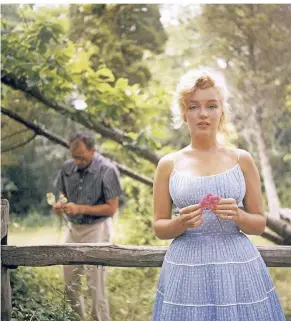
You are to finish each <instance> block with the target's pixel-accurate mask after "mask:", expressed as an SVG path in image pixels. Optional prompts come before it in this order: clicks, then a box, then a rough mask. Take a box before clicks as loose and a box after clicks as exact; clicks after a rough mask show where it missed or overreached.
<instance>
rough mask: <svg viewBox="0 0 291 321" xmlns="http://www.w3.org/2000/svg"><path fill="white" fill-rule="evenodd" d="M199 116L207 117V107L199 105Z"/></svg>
mask: <svg viewBox="0 0 291 321" xmlns="http://www.w3.org/2000/svg"><path fill="white" fill-rule="evenodd" d="M199 116H200V117H207V116H208V110H207V108H204V107H201V108H200V110H199Z"/></svg>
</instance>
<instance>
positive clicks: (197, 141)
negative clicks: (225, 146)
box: [189, 137, 220, 152]
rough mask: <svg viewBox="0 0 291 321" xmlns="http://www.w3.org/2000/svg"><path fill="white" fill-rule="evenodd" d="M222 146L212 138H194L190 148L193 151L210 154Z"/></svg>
mask: <svg viewBox="0 0 291 321" xmlns="http://www.w3.org/2000/svg"><path fill="white" fill-rule="evenodd" d="M219 146H220V144H219V143H218V141H217V140H216V138H215V139H212V138H210V137H209V138H203V139H202V138H201V137H192V138H191V143H190V145H189V147H190V148H191V149H193V150H197V151H202V152H210V151H214V150H216V149H218V147H219Z"/></svg>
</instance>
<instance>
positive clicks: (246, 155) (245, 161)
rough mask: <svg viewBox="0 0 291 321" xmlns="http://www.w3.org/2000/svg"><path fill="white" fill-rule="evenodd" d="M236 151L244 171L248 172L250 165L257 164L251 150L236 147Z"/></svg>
mask: <svg viewBox="0 0 291 321" xmlns="http://www.w3.org/2000/svg"><path fill="white" fill-rule="evenodd" d="M236 151H237V154H238V163H239V165H240V167H241V169H242V170H243V172H246V171H247V170H248V169H249V168H250V167H254V166H256V165H255V161H254V158H253V156H252V155H251V153H250V152H248V151H247V150H244V149H236Z"/></svg>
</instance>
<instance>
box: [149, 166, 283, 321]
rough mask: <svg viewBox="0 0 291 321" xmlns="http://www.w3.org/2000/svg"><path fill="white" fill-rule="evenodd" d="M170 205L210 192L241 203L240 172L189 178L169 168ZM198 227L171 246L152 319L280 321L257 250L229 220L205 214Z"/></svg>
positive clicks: (242, 182)
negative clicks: (171, 202)
mask: <svg viewBox="0 0 291 321" xmlns="http://www.w3.org/2000/svg"><path fill="white" fill-rule="evenodd" d="M169 184H170V185H169V188H170V194H171V197H172V199H173V202H174V204H175V205H176V206H177V207H178V208H183V207H186V206H189V205H191V204H196V203H199V201H200V199H201V198H202V197H203V196H204V195H206V194H208V193H213V194H216V195H218V196H220V197H222V198H234V199H235V200H236V201H237V204H239V205H240V204H241V203H242V200H243V198H244V195H245V191H246V186H245V180H244V176H243V173H242V170H241V168H240V166H239V165H236V166H235V167H234V168H232V169H231V170H229V171H227V172H224V173H221V174H218V175H212V176H202V177H197V176H191V175H190V176H189V175H187V174H184V173H183V172H179V171H177V170H175V169H174V171H173V172H172V174H171V177H170V183H169ZM202 217H203V223H202V224H201V225H200V226H199V227H198V228H192V229H188V230H187V231H185V232H184V233H183V234H182V235H180V236H179V237H177V238H176V239H174V240H173V242H172V243H171V245H170V247H169V249H168V251H167V254H166V256H165V259H164V262H163V266H162V269H161V274H160V278H159V282H158V287H157V292H156V299H155V304H154V311H153V318H152V320H153V321H190V320H191V321H283V320H285V317H284V313H283V311H282V308H281V306H280V302H279V299H278V296H277V293H276V290H275V288H274V284H273V282H272V279H271V277H270V274H269V272H268V269H267V267H266V265H265V263H264V261H263V259H262V257H261V256H260V253H259V252H258V250H257V248H256V247H255V246H254V245H253V244H252V243H251V242H250V240H249V239H248V238H247V236H246V235H244V234H243V233H241V232H240V231H239V228H238V226H237V225H236V224H235V223H234V222H232V221H226V220H220V222H221V225H220V224H219V222H218V219H217V217H216V216H215V215H214V214H213V213H212V212H211V210H204V212H203V216H202Z"/></svg>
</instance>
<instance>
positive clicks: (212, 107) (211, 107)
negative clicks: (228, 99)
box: [208, 105, 217, 109]
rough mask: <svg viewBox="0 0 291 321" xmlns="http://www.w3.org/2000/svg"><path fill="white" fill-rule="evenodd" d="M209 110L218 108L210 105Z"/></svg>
mask: <svg viewBox="0 0 291 321" xmlns="http://www.w3.org/2000/svg"><path fill="white" fill-rule="evenodd" d="M208 108H210V109H215V108H217V106H216V105H209V106H208Z"/></svg>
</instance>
